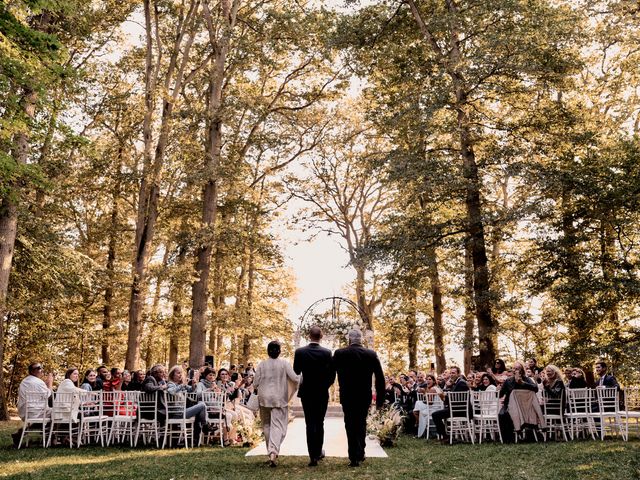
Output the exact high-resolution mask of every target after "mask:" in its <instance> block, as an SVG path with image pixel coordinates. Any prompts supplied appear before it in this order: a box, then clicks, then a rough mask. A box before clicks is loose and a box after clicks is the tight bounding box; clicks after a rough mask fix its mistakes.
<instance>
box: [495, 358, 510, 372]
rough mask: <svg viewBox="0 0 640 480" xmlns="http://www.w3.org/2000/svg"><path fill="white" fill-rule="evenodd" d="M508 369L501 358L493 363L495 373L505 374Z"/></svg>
mask: <svg viewBox="0 0 640 480" xmlns="http://www.w3.org/2000/svg"><path fill="white" fill-rule="evenodd" d="M506 369H507V366H506V365H505V363H504V360H502V359H501V358H496V361H495V362H494V363H493V368H492V370H493V372H494V373H504V371H505V370H506Z"/></svg>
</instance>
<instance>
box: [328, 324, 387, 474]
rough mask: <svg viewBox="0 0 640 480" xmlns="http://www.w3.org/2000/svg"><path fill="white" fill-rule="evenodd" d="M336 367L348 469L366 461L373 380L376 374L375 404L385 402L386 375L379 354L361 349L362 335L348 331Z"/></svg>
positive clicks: (334, 362)
mask: <svg viewBox="0 0 640 480" xmlns="http://www.w3.org/2000/svg"><path fill="white" fill-rule="evenodd" d="M333 364H334V366H335V370H336V373H337V374H338V382H339V384H340V403H341V404H342V410H343V412H344V426H345V430H346V431H347V442H348V444H349V461H350V463H349V466H350V467H357V466H359V465H360V462H362V461H363V460H364V448H365V437H366V434H367V414H368V413H369V407H370V406H371V377H372V375H375V387H376V405H377V407H378V408H381V407H382V405H383V403H384V397H385V390H384V384H385V381H384V373H383V372H382V366H381V365H380V360H379V359H378V356H377V355H376V352H374V351H373V350H369V349H368V348H364V347H363V346H362V333H361V332H360V331H359V330H351V331H350V332H349V346H348V347H346V348H340V349H338V350H336V351H335V352H334V354H333Z"/></svg>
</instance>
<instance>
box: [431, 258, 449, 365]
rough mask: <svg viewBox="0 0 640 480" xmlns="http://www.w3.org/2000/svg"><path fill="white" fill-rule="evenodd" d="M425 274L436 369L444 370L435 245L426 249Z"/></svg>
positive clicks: (441, 310) (438, 277)
mask: <svg viewBox="0 0 640 480" xmlns="http://www.w3.org/2000/svg"><path fill="white" fill-rule="evenodd" d="M426 253H427V261H428V262H429V265H428V268H427V275H428V276H429V283H430V285H431V304H432V306H433V350H434V353H435V356H436V371H437V372H438V373H442V372H444V369H445V368H446V366H447V359H446V358H445V355H444V351H445V341H444V323H443V321H442V312H443V308H442V285H440V272H439V270H438V255H437V252H436V247H435V246H430V247H428V249H427V252H426Z"/></svg>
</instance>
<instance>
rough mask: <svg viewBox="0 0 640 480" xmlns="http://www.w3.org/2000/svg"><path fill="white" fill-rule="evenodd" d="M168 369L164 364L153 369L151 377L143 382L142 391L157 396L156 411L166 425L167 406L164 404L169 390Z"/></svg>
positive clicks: (147, 377) (150, 373)
mask: <svg viewBox="0 0 640 480" xmlns="http://www.w3.org/2000/svg"><path fill="white" fill-rule="evenodd" d="M166 378H167V369H166V368H165V367H164V365H162V364H157V365H154V366H153V367H151V370H149V375H147V376H146V378H145V379H144V382H142V391H143V392H144V393H155V394H156V410H157V412H158V421H159V422H160V424H161V425H164V423H165V420H166V418H167V406H166V404H165V402H164V392H165V391H166V390H167V382H166Z"/></svg>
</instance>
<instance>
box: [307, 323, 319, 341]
mask: <svg viewBox="0 0 640 480" xmlns="http://www.w3.org/2000/svg"><path fill="white" fill-rule="evenodd" d="M309 340H311V341H312V342H315V343H320V340H322V329H321V328H320V327H319V326H318V325H313V326H312V327H311V328H310V329H309Z"/></svg>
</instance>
